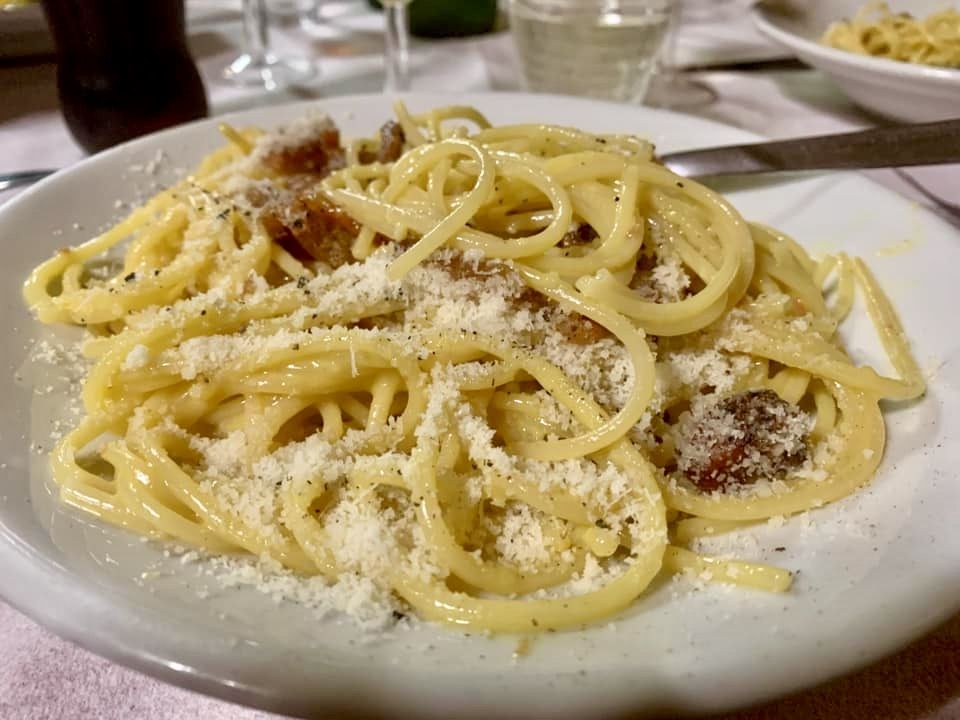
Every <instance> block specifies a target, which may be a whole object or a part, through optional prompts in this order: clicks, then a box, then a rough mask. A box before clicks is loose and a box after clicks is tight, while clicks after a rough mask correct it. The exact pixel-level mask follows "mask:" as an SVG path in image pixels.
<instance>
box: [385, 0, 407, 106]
mask: <svg viewBox="0 0 960 720" xmlns="http://www.w3.org/2000/svg"><path fill="white" fill-rule="evenodd" d="M381 2H382V4H383V14H384V19H385V20H386V23H387V30H386V37H385V40H386V54H385V55H384V58H383V59H384V64H385V68H384V69H385V71H386V80H385V81H384V86H383V89H384V92H404V91H406V90H409V89H410V53H409V49H408V48H409V45H410V20H409V18H408V17H407V5H408V4H409V3H410V0H381Z"/></svg>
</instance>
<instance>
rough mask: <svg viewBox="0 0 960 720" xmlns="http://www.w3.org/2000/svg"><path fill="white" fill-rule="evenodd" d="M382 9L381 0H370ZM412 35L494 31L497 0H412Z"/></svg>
mask: <svg viewBox="0 0 960 720" xmlns="http://www.w3.org/2000/svg"><path fill="white" fill-rule="evenodd" d="M369 2H370V5H372V6H373V7H375V8H377V9H379V8H381V7H382V6H381V5H380V2H379V0H369ZM409 13H410V34H411V35H415V36H417V37H422V38H447V37H464V36H466V35H481V34H483V33H488V32H491V31H492V30H493V28H494V25H495V24H496V20H497V0H457V1H456V2H451V0H413V2H411V3H410V10H409Z"/></svg>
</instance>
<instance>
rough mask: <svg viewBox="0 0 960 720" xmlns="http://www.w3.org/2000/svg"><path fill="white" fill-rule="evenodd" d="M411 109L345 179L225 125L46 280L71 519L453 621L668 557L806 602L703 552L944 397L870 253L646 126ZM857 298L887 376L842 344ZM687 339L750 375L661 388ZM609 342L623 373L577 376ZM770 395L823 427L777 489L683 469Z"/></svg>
mask: <svg viewBox="0 0 960 720" xmlns="http://www.w3.org/2000/svg"><path fill="white" fill-rule="evenodd" d="M398 118H399V125H400V127H401V128H402V132H403V136H404V137H405V142H406V149H405V152H404V153H403V155H402V156H401V157H400V158H399V159H397V160H396V161H395V162H378V161H376V160H374V161H372V162H371V161H369V160H368V161H367V162H362V159H363V158H366V157H367V156H369V155H371V154H373V153H375V151H376V150H377V148H378V147H380V145H379V144H378V142H377V140H375V139H362V140H358V141H355V142H354V143H352V144H351V145H349V146H348V147H347V148H346V149H345V150H343V151H342V152H343V156H344V158H345V160H344V163H343V167H342V168H341V169H337V170H334V171H333V172H331V173H328V174H326V175H325V176H324V175H323V174H320V175H314V176H311V175H310V174H309V173H306V174H304V173H301V174H298V175H295V176H288V175H285V174H283V173H278V172H276V171H275V170H272V169H271V166H270V163H268V162H265V161H264V157H265V156H266V154H268V153H269V152H271V148H273V149H274V150H275V149H276V138H275V137H273V136H262V135H261V134H260V133H259V132H255V131H238V130H235V129H233V128H226V129H225V134H226V135H227V137H228V139H229V140H230V141H231V142H230V145H228V146H227V147H226V148H223V149H221V150H218V151H216V152H214V153H213V154H211V155H210V156H209V157H207V158H206V159H205V160H204V161H203V163H202V164H201V165H200V167H199V168H198V169H197V170H196V171H195V172H194V174H193V175H192V176H191V177H189V178H188V179H187V180H185V181H183V182H181V183H180V184H178V185H177V186H175V187H173V188H171V189H169V190H166V191H164V192H162V193H161V194H159V195H158V196H156V197H155V198H153V199H152V200H150V201H149V202H148V203H147V204H146V205H145V206H144V207H142V208H140V209H138V210H135V211H134V212H133V213H132V214H131V216H130V217H128V218H127V219H126V220H124V221H123V222H121V223H119V224H118V225H117V226H116V227H114V228H113V229H111V230H109V231H107V232H106V233H105V234H103V235H101V236H99V237H97V238H94V239H93V240H91V241H89V242H88V243H86V244H84V245H82V246H80V247H78V248H75V249H71V250H64V251H61V252H59V253H58V254H57V255H56V256H55V257H53V258H52V259H51V260H48V261H47V262H45V263H44V264H42V265H41V266H39V267H38V268H37V269H36V270H35V271H34V272H33V274H32V275H31V276H30V278H29V279H28V280H27V282H26V285H25V288H24V295H25V298H26V300H27V302H28V303H29V304H30V306H31V307H32V308H33V309H34V311H35V312H36V314H37V316H38V318H39V319H40V320H41V321H42V322H46V323H64V322H66V323H73V324H80V325H85V326H87V327H88V328H89V330H90V336H89V338H88V340H87V341H86V343H85V345H84V351H85V353H86V354H87V356H88V357H89V358H90V359H91V361H92V363H93V364H92V367H91V369H90V371H89V373H88V374H87V378H86V382H85V385H84V390H83V402H84V408H85V411H86V417H85V418H84V419H83V420H82V422H81V423H80V424H79V426H78V427H77V428H76V429H75V430H73V431H72V432H71V433H70V434H68V435H67V436H66V437H65V438H64V439H63V440H62V441H61V442H60V443H59V445H58V446H57V448H56V449H55V451H54V452H53V455H52V471H53V478H54V480H55V481H56V483H57V484H58V485H59V487H60V490H61V496H62V497H63V499H64V501H65V502H67V503H70V504H71V505H74V506H76V507H78V508H81V509H83V510H85V511H87V512H90V513H92V514H94V515H96V516H98V517H100V518H103V519H104V520H107V521H109V522H112V523H115V524H118V525H120V526H122V527H126V528H129V529H130V530H133V531H135V532H138V533H142V534H146V535H149V536H152V537H157V538H175V539H177V540H179V541H182V542H185V543H189V544H190V545H194V546H199V547H202V548H205V549H207V550H208V551H210V552H214V553H238V552H246V553H250V554H253V555H258V556H266V557H269V558H271V559H272V560H274V561H276V562H278V563H280V564H281V565H283V566H285V567H287V568H290V569H291V570H293V571H295V572H297V573H300V574H303V575H315V574H320V575H324V576H326V577H327V578H329V580H330V581H331V582H337V581H338V579H339V578H341V577H342V576H343V575H344V574H345V573H346V574H359V575H363V576H364V577H366V578H368V579H370V580H371V581H372V582H374V583H375V584H376V585H377V586H379V587H381V588H382V589H383V590H385V591H389V592H391V593H393V594H394V596H395V597H396V598H399V599H400V601H402V602H403V603H406V604H407V605H408V606H409V607H412V608H413V609H415V610H416V611H417V612H418V613H419V614H420V615H421V616H422V617H424V618H428V619H431V620H438V621H442V622H446V623H451V624H453V625H456V626H460V627H464V628H478V629H486V630H492V631H505V632H521V631H522V632H527V631H533V630H546V629H557V628H564V627H571V626H578V625H581V624H583V623H588V622H592V621H595V620H598V619H600V618H603V617H606V616H608V615H610V614H613V613H615V612H618V611H620V610H622V609H624V608H626V607H628V606H629V605H630V604H631V602H632V601H633V600H634V599H635V598H637V597H638V596H639V595H641V594H642V593H643V592H644V590H645V589H646V588H647V586H648V585H649V583H650V582H651V580H652V579H653V578H654V577H655V576H656V575H657V574H658V573H659V572H661V571H668V572H676V571H683V570H689V571H693V572H695V573H697V574H704V573H705V574H706V575H707V576H711V577H713V578H714V579H716V580H720V581H724V582H732V583H737V584H742V585H744V586H748V587H756V588H762V589H766V590H774V591H782V590H785V589H787V588H788V587H789V585H790V574H789V572H787V571H786V570H782V569H779V568H774V567H770V566H767V565H763V564H760V563H752V562H741V561H723V560H717V559H714V558H708V557H704V556H701V555H699V554H697V553H695V552H692V551H691V550H689V549H687V548H685V547H684V546H685V545H687V544H688V543H690V542H691V541H694V540H696V538H698V537H702V536H705V535H709V534H712V533H715V532H720V531H724V530H729V529H734V528H737V527H741V526H742V525H744V524H747V523H750V522H754V521H757V520H761V519H764V518H769V517H772V516H775V515H789V514H792V513H797V512H801V511H804V510H808V509H811V508H815V507H818V506H820V505H822V504H824V503H828V502H831V501H833V500H835V499H837V498H839V497H843V496H844V495H847V494H849V493H851V492H853V491H854V490H856V488H857V487H859V486H860V485H862V484H863V483H865V482H867V481H868V480H869V478H870V477H871V476H872V474H873V473H874V471H875V470H876V467H877V465H878V464H879V462H880V460H881V457H882V452H883V442H884V426H883V419H882V416H881V413H880V409H879V406H878V401H879V400H880V399H882V398H893V399H906V398H912V397H916V396H918V395H919V394H921V393H922V392H923V382H922V379H921V376H920V373H919V370H918V368H917V366H916V364H915V362H914V361H913V359H912V357H911V356H910V353H909V349H908V347H907V344H906V341H905V339H904V335H903V331H902V328H901V327H900V325H899V323H898V321H897V319H896V316H895V315H894V312H893V310H892V308H891V307H890V304H889V302H888V301H887V300H886V298H885V297H884V296H883V294H882V293H881V291H880V290H879V288H878V286H877V284H876V281H875V280H874V278H873V277H872V275H871V274H870V273H869V271H868V270H867V269H866V267H865V266H864V265H863V264H862V263H861V262H860V261H851V260H850V259H849V258H847V257H846V256H845V255H838V256H835V257H828V258H825V259H823V260H820V261H815V260H813V259H812V258H810V257H809V256H808V255H807V253H806V252H805V251H804V250H803V249H802V248H801V247H800V246H799V245H797V244H796V243H795V242H793V241H792V240H790V239H789V238H786V237H784V236H782V235H779V234H778V233H776V232H775V231H773V230H770V229H768V228H764V227H761V226H756V225H749V224H747V223H746V222H744V220H743V219H742V218H741V217H740V215H739V214H738V213H737V211H736V210H735V209H734V208H733V207H731V206H730V205H729V204H728V203H727V202H726V201H725V200H724V199H723V198H721V197H720V196H719V195H717V194H716V193H714V192H712V191H711V190H709V189H708V188H706V187H704V186H702V185H700V184H698V183H696V182H694V181H691V180H686V179H682V178H679V177H677V176H675V175H673V174H672V173H670V172H669V171H667V170H665V169H664V168H663V167H661V166H660V165H658V164H657V163H656V162H655V160H654V158H653V155H652V148H651V147H650V146H649V144H647V143H645V142H643V141H640V140H637V139H635V138H632V137H628V136H610V135H594V134H591V133H588V132H583V131H579V130H573V129H567V128H561V127H554V126H546V125H515V126H504V127H491V126H490V125H489V123H488V122H487V121H486V119H485V118H484V116H483V115H482V114H481V113H479V112H478V111H476V110H475V109H472V108H462V107H452V108H441V109H438V110H434V111H431V112H427V113H424V114H422V115H411V114H410V113H409V112H407V110H406V109H405V108H404V107H402V106H399V107H398ZM465 123H470V124H472V125H474V126H475V129H474V130H473V131H471V130H469V129H468V128H467V127H465V125H464V124H465ZM327 132H329V130H328V131H327ZM271 143H273V145H271ZM287 150H289V148H287ZM337 152H340V151H339V150H338V151H337ZM264 187H266V188H267V189H268V190H271V191H274V190H275V191H276V192H278V193H279V194H280V197H281V198H286V200H284V201H283V202H286V203H287V204H288V205H289V206H290V207H293V205H294V204H295V203H296V202H301V200H300V198H307V200H308V201H309V202H323V203H328V204H331V205H329V207H331V208H334V210H332V211H331V212H336V213H343V212H345V213H346V215H347V216H348V217H349V220H350V222H351V223H353V224H354V226H355V230H356V232H355V234H354V235H352V236H351V238H352V240H351V243H352V244H351V248H350V250H351V253H352V256H353V260H354V262H353V263H348V264H345V265H343V266H341V267H339V268H337V269H331V268H330V267H328V266H326V265H325V264H324V263H323V262H320V261H314V260H311V259H309V258H304V257H297V248H295V247H291V246H289V245H285V244H284V243H283V242H281V240H280V239H278V236H277V235H276V233H275V232H274V231H273V230H271V227H272V226H271V223H270V222H269V221H268V219H266V217H265V215H264V211H263V210H262V208H261V207H260V206H258V205H257V203H256V202H251V197H254V196H255V195H256V194H257V193H261V194H262V192H261V191H262V189H263V188H264ZM251 188H255V189H256V188H259V190H256V192H254V191H253V190H251ZM323 207H325V208H326V207H328V206H327V205H324V206H323ZM337 208H339V209H337ZM285 212H287V215H278V216H277V217H281V218H283V219H284V222H288V223H293V225H294V226H295V223H296V222H297V219H293V220H291V219H290V217H291V216H290V212H292V211H290V209H289V207H287V208H286V210H285ZM310 212H316V210H315V209H308V210H307V211H306V214H305V215H303V216H298V218H300V221H301V222H303V218H307V220H308V221H309V220H310V219H311V218H312V217H313V216H311V215H310V214H309V213H310ZM336 217H340V216H339V215H337V216H336ZM583 228H587V229H588V230H589V231H590V233H588V234H587V235H586V236H580V235H577V233H578V232H581V230H582V229H583ZM591 234H592V236H591ZM127 240H129V242H128V243H127V245H126V249H125V251H124V254H123V256H122V262H121V265H120V266H119V267H116V268H114V269H113V270H112V271H110V272H107V273H106V274H101V275H99V276H98V275H97V270H96V268H95V267H94V265H93V264H92V263H94V262H95V261H97V259H98V258H102V257H103V255H104V254H105V253H108V254H109V253H110V252H111V251H112V250H115V249H117V248H119V247H121V244H122V243H124V242H125V241H127ZM330 241H331V242H332V240H330ZM671 274H672V277H673V278H674V281H673V282H672V283H670V282H667V279H668V276H671ZM855 284H856V285H857V286H859V287H860V288H861V289H862V290H863V291H864V297H865V300H866V302H867V306H868V307H869V309H870V312H871V315H872V316H873V319H874V322H875V324H876V325H877V327H878V329H879V331H880V336H881V339H882V341H883V343H884V346H885V348H886V349H887V352H888V354H889V356H890V358H891V360H892V362H893V364H894V366H895V368H896V369H897V371H898V373H899V375H900V377H899V378H888V377H882V376H880V375H879V374H877V373H876V372H875V371H874V370H872V369H870V368H866V367H857V366H855V365H854V364H853V363H852V362H851V361H850V359H849V358H848V357H847V355H846V353H845V352H844V350H843V348H842V346H841V345H840V342H839V340H838V338H837V333H836V330H837V327H838V325H839V323H840V322H841V321H842V319H843V318H844V317H845V316H846V314H847V313H848V312H849V310H850V307H851V303H852V298H853V292H854V285H855ZM833 285H836V289H835V290H832V289H831V288H832V287H833ZM456 303H459V304H456ZM451 307H453V310H451ZM481 308H484V309H485V310H484V312H482V313H481V312H480V309H481ZM571 323H573V325H572V327H573V330H569V327H571V325H570V324H571ZM478 328H479V329H478ZM497 328H500V330H498V329H497ZM564 328H568V330H564ZM565 332H566V333H567V334H564V333H565ZM582 332H587V333H592V335H590V337H588V338H587V340H586V341H584V340H583V338H581V337H580V336H579V335H578V333H582ZM578 343H581V344H578ZM598 348H599V349H598ZM590 353H593V355H589V354H590ZM690 353H693V354H694V355H696V353H700V355H696V357H697V358H700V359H701V360H702V359H703V358H715V359H718V360H717V361H718V362H721V363H722V364H723V363H726V364H723V367H725V368H727V369H728V370H729V369H730V368H732V367H733V366H734V365H736V367H737V368H738V369H737V371H736V372H733V371H731V372H730V373H728V375H729V377H727V376H724V378H722V381H723V383H724V384H725V386H724V387H723V388H720V387H707V386H709V385H710V383H715V382H716V381H715V380H712V379H708V378H703V377H698V378H693V379H690V378H687V379H685V380H680V381H678V380H677V379H676V378H673V381H671V382H669V383H666V385H665V384H664V381H663V378H662V377H661V375H662V372H661V371H662V370H663V368H664V367H666V366H667V365H668V364H669V362H670V359H671V358H674V359H676V358H680V357H689V356H690ZM685 354H686V355H685ZM587 355H589V356H590V357H596V358H600V360H598V362H601V361H602V362H607V361H609V362H611V363H614V362H619V365H617V366H616V372H618V373H621V375H622V377H623V378H624V380H622V381H612V380H610V377H609V375H610V372H612V371H611V370H610V368H604V369H603V372H593V373H592V374H591V372H592V371H593V370H596V368H591V367H590V366H589V363H587V364H581V366H579V367H574V365H576V364H577V363H578V362H579V361H578V360H577V358H578V357H581V356H587ZM561 358H568V359H569V363H572V365H571V364H566V363H567V362H568V361H565V360H563V359H561ZM611 358H613V360H611ZM618 358H619V360H618ZM734 360H735V362H733V361H734ZM591 362H592V361H591ZM678 362H679V361H678ZM678 367H680V366H679V365H678ZM578 373H579V374H578ZM576 378H580V380H577V379H576ZM584 378H586V379H584ZM598 378H599V379H598ZM708 380H709V382H708ZM601 386H602V388H605V389H603V391H602V392H601ZM762 390H766V391H772V393H775V394H776V396H778V397H779V398H780V400H778V401H777V402H778V403H786V404H787V405H789V406H790V407H792V408H795V409H796V410H795V411H794V410H791V411H790V412H795V414H796V417H801V416H802V417H803V418H807V417H809V427H808V428H807V429H806V430H805V431H804V435H803V442H804V443H805V445H804V448H805V450H804V451H803V452H804V453H806V455H805V457H806V462H805V464H804V465H803V467H801V468H798V472H797V473H794V472H792V471H791V472H787V473H785V475H784V474H783V473H781V474H780V475H778V476H776V477H766V478H762V480H763V482H764V483H765V485H764V487H765V491H764V492H762V493H761V492H759V491H756V492H755V491H754V490H753V489H752V486H750V485H748V484H747V483H738V482H730V483H728V484H725V485H723V486H722V487H720V488H719V490H716V489H714V490H713V491H708V490H707V489H705V488H704V487H701V486H698V485H697V484H696V482H693V481H692V480H691V478H694V475H685V474H684V470H683V468H682V467H680V466H679V465H678V458H680V461H682V458H681V457H680V454H681V450H680V449H679V446H680V445H681V444H682V443H683V442H685V440H684V435H683V432H684V430H683V426H684V423H686V424H688V425H689V424H690V423H691V422H692V420H691V418H695V417H696V413H697V412H698V411H697V409H696V408H697V405H698V403H701V401H703V400H704V398H706V399H708V400H709V399H710V398H720V400H721V401H722V400H723V398H731V397H734V398H736V397H738V393H739V394H741V395H743V394H744V393H751V392H753V393H757V392H759V391H762ZM752 397H754V398H759V397H761V396H760V395H754V396H752ZM762 397H765V398H766V397H774V396H773V395H765V396H762ZM777 407H779V406H777ZM778 412H781V410H778ZM804 422H806V420H804ZM708 450H709V448H708ZM92 460H98V461H99V462H100V465H99V466H97V465H96V463H94V462H92ZM104 463H106V465H107V466H108V467H109V470H108V471H105V470H104V469H103V464H104ZM801 471H802V472H801ZM724 482H726V480H724ZM771 488H772V489H771ZM521 526H522V530H523V532H524V533H525V534H520V535H518V534H517V533H516V528H517V527H521ZM511 528H512V529H511ZM511 533H512V534H511ZM364 539H365V540H364ZM364 542H366V543H368V546H364ZM511 543H515V544H517V545H519V544H523V543H526V545H524V547H523V548H522V550H523V552H520V550H518V549H517V547H511V545H510V544H511ZM355 545H357V546H355ZM523 553H526V555H524V554H523Z"/></svg>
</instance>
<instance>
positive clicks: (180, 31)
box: [43, 0, 207, 152]
mask: <svg viewBox="0 0 960 720" xmlns="http://www.w3.org/2000/svg"><path fill="white" fill-rule="evenodd" d="M43 9H44V12H45V14H46V16H47V22H48V23H49V25H50V29H51V31H52V32H53V38H54V42H55V43H56V46H57V85H58V88H59V92H60V105H61V109H62V110H63V116H64V118H65V119H66V121H67V126H68V127H69V128H70V132H71V133H72V134H73V136H74V138H76V140H77V142H78V143H80V144H81V145H82V146H83V147H84V148H86V149H87V150H88V151H90V152H96V151H97V150H102V149H103V148H106V147H110V146H111V145H116V144H117V143H119V142H123V141H124V140H129V139H130V138H133V137H137V136H138V135H144V134H146V133H149V132H153V131H154V130H159V129H161V128H165V127H169V126H171V125H177V124H179V123H182V122H187V121H188V120H195V119H196V118H200V117H204V116H206V114H207V98H206V94H205V93H204V89H203V82H202V81H201V79H200V74H199V73H198V72H197V67H196V65H195V64H194V62H193V59H192V58H191V57H190V52H189V50H188V48H187V39H186V20H185V16H184V7H183V0H43Z"/></svg>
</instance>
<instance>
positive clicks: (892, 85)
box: [753, 0, 960, 122]
mask: <svg viewBox="0 0 960 720" xmlns="http://www.w3.org/2000/svg"><path fill="white" fill-rule="evenodd" d="M865 2H866V0H767V1H766V2H761V3H759V4H758V5H757V6H756V7H755V8H754V10H753V15H754V21H755V22H756V24H757V27H758V28H759V29H760V31H761V32H763V33H764V34H766V35H767V36H768V37H770V38H771V39H773V40H775V41H776V42H778V43H780V44H781V45H783V46H784V47H786V48H788V49H789V50H790V51H791V52H793V53H794V54H795V55H796V56H797V57H799V58H800V59H801V60H803V61H804V62H805V63H807V64H808V65H812V66H813V67H815V68H816V69H817V70H820V71H821V72H823V73H825V74H826V75H829V76H830V78H831V79H832V80H833V81H834V82H836V83H837V85H839V86H840V87H841V88H842V89H843V91H844V92H846V93H847V95H849V96H850V98H851V99H852V100H853V101H854V102H856V103H857V104H859V105H862V106H863V107H864V108H866V109H867V110H872V111H873V112H875V113H879V114H880V115H885V116H887V117H890V118H894V119H896V120H905V121H908V122H924V121H932V120H945V119H948V118H955V117H960V70H953V69H948V68H937V67H932V66H929V65H916V64H912V63H905V62H897V61H895V60H886V59H883V58H876V57H868V56H865V55H858V54H856V53H851V52H846V51H844V50H836V49H834V48H831V47H826V46H825V45H821V44H820V43H819V42H818V40H819V38H820V37H821V36H822V35H823V32H824V31H825V30H826V29H827V26H828V25H830V23H831V22H834V21H835V20H841V19H843V18H848V17H851V16H852V15H853V14H854V13H856V11H857V9H858V8H859V7H861V6H862V5H864V4H865ZM952 4H953V5H955V3H944V2H942V0H891V1H890V3H889V5H890V7H891V8H892V9H893V10H894V11H897V12H900V11H909V12H911V13H913V14H914V15H915V16H917V17H923V16H926V15H928V14H929V13H931V12H933V11H935V10H939V9H942V8H943V7H944V5H947V6H950V5H952Z"/></svg>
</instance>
